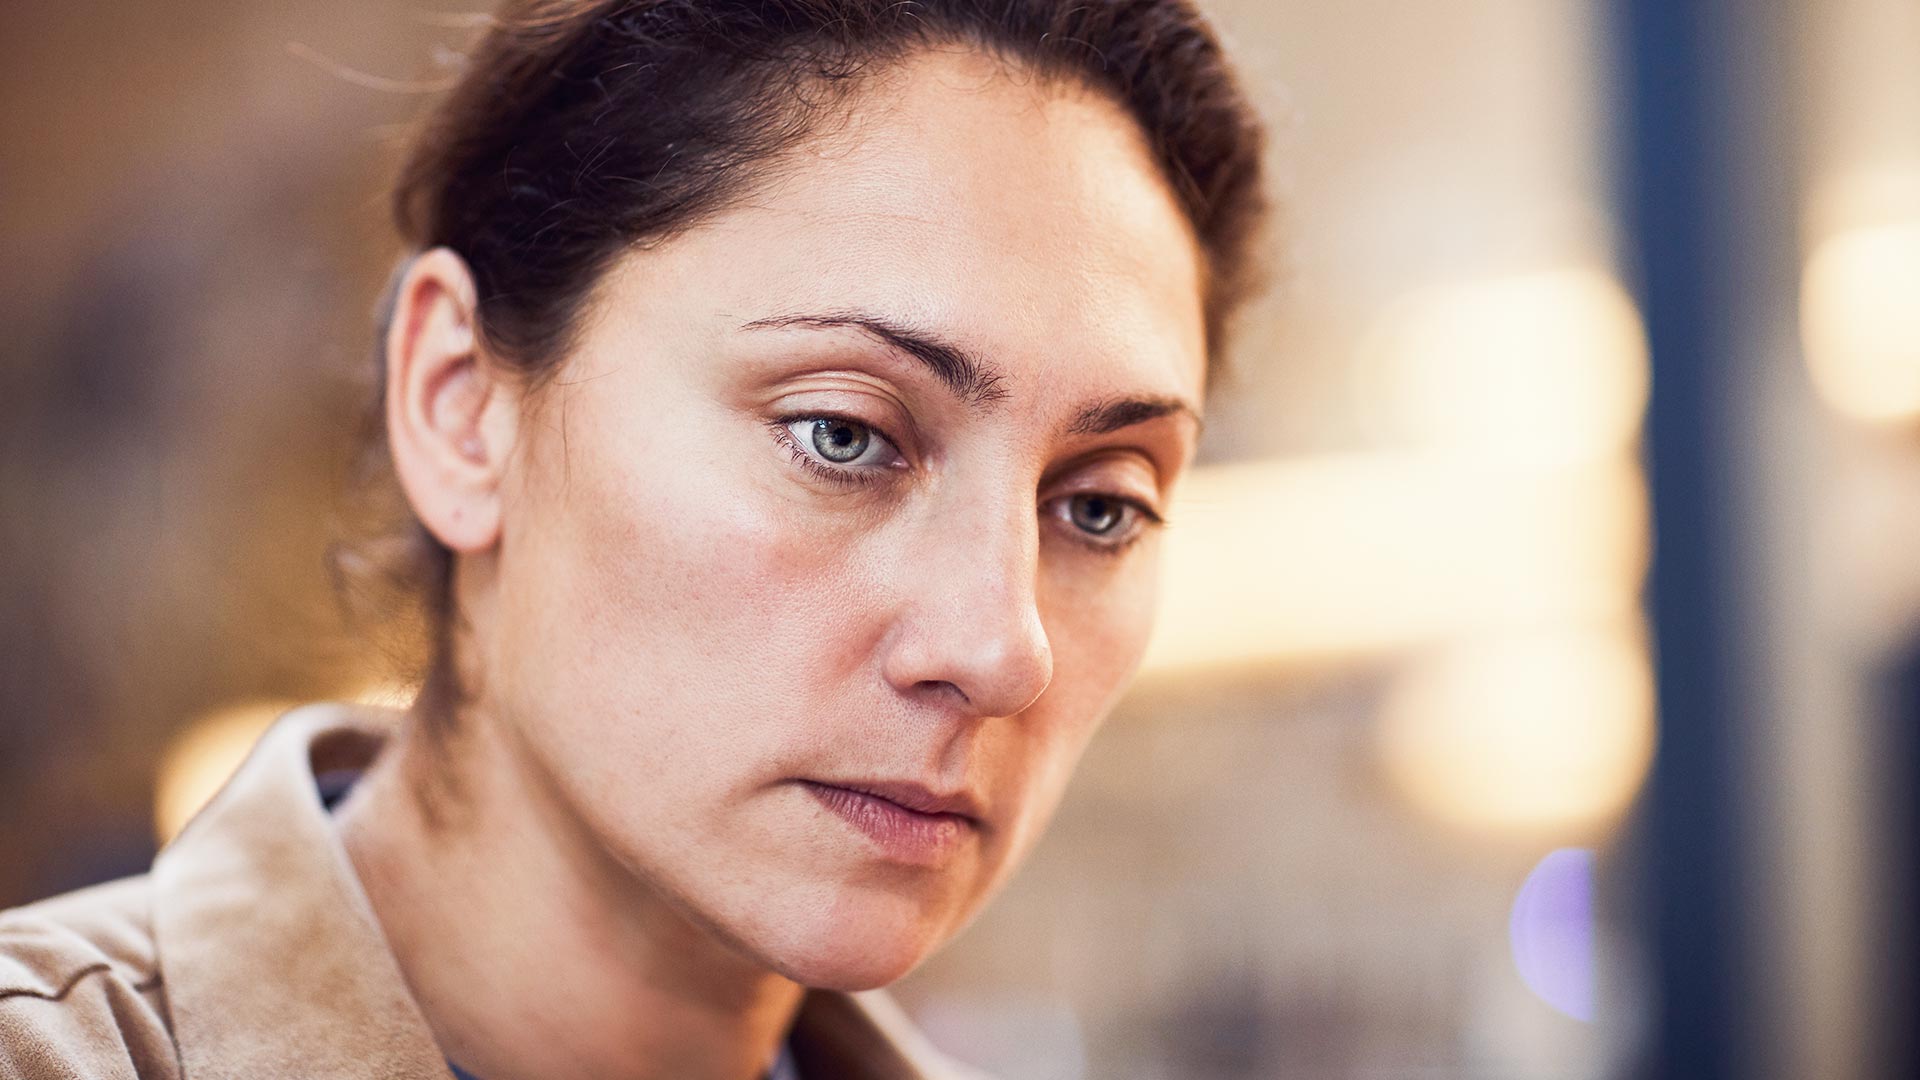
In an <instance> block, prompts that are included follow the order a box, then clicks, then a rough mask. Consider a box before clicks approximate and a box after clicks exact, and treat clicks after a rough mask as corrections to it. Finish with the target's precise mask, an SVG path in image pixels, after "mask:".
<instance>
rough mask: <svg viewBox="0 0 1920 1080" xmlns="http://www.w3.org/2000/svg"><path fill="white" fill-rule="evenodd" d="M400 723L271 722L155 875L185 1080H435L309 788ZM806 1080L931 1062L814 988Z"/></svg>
mask: <svg viewBox="0 0 1920 1080" xmlns="http://www.w3.org/2000/svg"><path fill="white" fill-rule="evenodd" d="M399 716H400V714H399V713H398V712H396V711H394V710H389V709H377V708H371V707H365V706H356V705H342V704H331V703H330V704H320V705H308V706H304V707H302V708H299V709H295V710H294V711H292V712H290V713H288V714H287V715H285V716H283V717H282V718H280V719H279V720H278V721H276V722H275V723H274V725H273V727H272V728H270V729H269V730H268V731H267V733H266V734H265V735H264V736H262V738H261V739H260V741H259V743H258V744H257V745H256V746H255V747H254V749H253V752H252V753H251V754H250V755H249V756H248V758H247V760H246V762H245V763H244V764H242V765H241V767H240V769H239V771H238V772H236V773H235V774H234V776H233V778H232V779H231V780H229V781H228V782H227V784H226V786H225V787H224V788H223V789H221V791H220V793H219V794H218V795H216V796H215V797H214V798H213V800H212V801H211V802H209V803H208V804H207V806H206V807H205V808H204V809H202V810H201V811H200V813H199V814H198V815H197V816H195V818H194V819H193V821H192V822H191V823H190V824H189V825H188V826H187V828H186V829H185V830H183V831H182V832H181V834H180V835H179V836H178V837H177V838H175V840H174V841H173V842H172V843H171V844H169V845H168V846H167V848H166V849H165V850H164V851H162V852H161V853H160V855H159V857H158V858H157V859H156V860H155V862H154V871H153V875H154V934H155V938H156V945H157V949H158V952H159V957H160V964H161V971H162V973H163V976H164V978H165V980H166V986H167V1001H168V1006H169V1011H170V1012H171V1014H172V1018H173V1026H174V1038H175V1041H176V1042H177V1043H178V1045H179V1049H180V1063H181V1066H182V1069H183V1070H184V1074H185V1076H186V1077H187V1078H188V1080H228V1078H233V1080H240V1078H249V1080H251V1078H256V1077H263V1076H303V1077H316V1078H339V1080H347V1078H363V1077H380V1078H383V1080H385V1078H391V1080H429V1078H431V1080H446V1077H447V1076H448V1071H447V1066H446V1063H445V1059H444V1058H443V1057H442V1055H441V1053H440V1050H439V1048H438V1046H436V1045H435V1043H434V1040H433V1036H432V1033H431V1031H430V1029H429V1028H428V1027H427V1022H426V1018H425V1017H424V1016H423V1015H422V1014H421V1012H420V1008H419V1005H418V1004H417V1003H416V1002H415V1001H414V1000H413V997H412V995H411V994H410V993H409V992H408V990H407V986H406V983H405V981H404V979H403V977H402V975H401V972H400V967H399V964H398V962H397V961H396V960H395V959H394V957H393V954H392V952H391V951H390V950H389V949H388V947H387V943H386V938H385V936H384V935H383V934H382V932H381V929H380V925H379V922H378V921H377V919H376V918H375V916H374V912H373V907H372V905H371V904H370V903H369V901H368V900H367V896H366V893H365V892H364V891H363V890H362V889H361V887H360V882H359V879H358V877H356V876H355V873H354V870H353V865H352V863H351V862H350V861H349V859H348V857H347V853H346V849H345V848H344V847H343V846H342V844H341V842H340V839H339V836H338V834H337V833H336V832H335V831H334V828H333V822H332V819H331V818H330V817H329V816H328V814H327V811H326V808H325V807H324V806H323V805H322V803H321V801H320V792H319V789H318V787H317V786H316V783H315V777H316V775H317V774H320V773H325V772H329V771H332V770H336V769H362V768H365V767H366V766H367V764H368V763H369V762H371V761H372V760H373V758H374V756H375V755H376V754H378V753H379V751H380V748H381V746H382V745H383V744H384V743H385V741H386V739H387V738H388V737H389V735H390V734H391V733H392V732H393V730H394V727H395V725H396V723H397V721H398V718H399ZM793 1045H794V1050H795V1056H796V1057H797V1058H798V1059H799V1063H800V1066H801V1072H802V1074H803V1075H805V1076H808V1077H822V1076H831V1077H847V1078H850V1080H868V1078H871V1080H923V1078H929V1077H932V1076H934V1075H936V1074H937V1073H938V1072H939V1071H940V1069H939V1065H938V1058H937V1056H936V1055H935V1054H934V1053H933V1051H932V1050H931V1049H930V1048H929V1047H927V1046H926V1044H925V1043H924V1042H923V1041H922V1040H921V1039H920V1037H919V1035H918V1033H917V1032H915V1031H914V1030H913V1029H912V1027H911V1025H910V1024H909V1023H908V1022H907V1020H906V1018H905V1016H904V1015H903V1014H901V1012H900V1011H899V1009H898V1008H897V1007H896V1006H894V1005H893V1004H892V1002H891V1001H890V1000H888V999H887V998H886V997H885V996H884V995H883V994H880V993H878V992H870V993H865V994H843V993H837V992H830V991H820V990H813V991H809V992H808V993H807V995H806V997H805V998H804V1000H803V1001H802V1004H801V1009H800V1014H799V1016H798V1017H797V1019H796V1021H795V1025H794V1031H793Z"/></svg>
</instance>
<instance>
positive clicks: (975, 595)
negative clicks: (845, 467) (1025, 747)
mask: <svg viewBox="0 0 1920 1080" xmlns="http://www.w3.org/2000/svg"><path fill="white" fill-rule="evenodd" d="M950 494H951V497H950V498H949V499H947V500H943V501H944V505H942V506H940V507H938V508H937V509H936V510H935V511H934V512H933V513H932V514H931V515H930V519H929V520H928V522H927V523H926V524H925V525H924V526H923V529H924V537H925V540H926V546H925V547H923V548H922V549H921V550H922V555H921V556H920V557H916V558H913V559H910V560H909V561H908V564H907V565H906V566H905V567H904V568H903V573H904V576H905V578H906V582H907V584H906V588H907V589H908V590H909V591H910V593H911V594H912V599H911V602H909V603H908V604H907V605H906V607H905V611H906V617H907V619H908V620H909V625H908V626H905V627H901V628H899V629H900V630H901V631H902V635H901V645H902V648H901V650H900V652H899V654H898V655H897V656H896V657H895V658H894V659H895V661H896V663H895V664H894V665H893V667H894V671H893V681H894V682H895V684H896V685H898V686H899V687H900V688H901V689H902V690H907V689H908V688H909V687H910V686H924V685H925V684H929V683H948V684H950V685H951V686H952V687H953V688H954V689H956V690H958V691H959V692H960V694H961V696H963V697H964V698H965V699H966V700H967V702H968V704H969V705H970V706H971V711H973V712H975V713H977V714H979V715H983V716H1011V715H1013V714H1015V713H1018V712H1019V711H1021V710H1022V709H1025V708H1026V707H1027V706H1028V705H1030V704H1032V703H1033V701H1034V699H1036V698H1038V697H1039V696H1040V694H1041V692H1042V691H1044V690H1045V689H1046V688H1047V684H1048V683H1050V682H1051V681H1052V680H1053V648H1052V644H1051V643H1050V642H1049V641H1048V640H1047V633H1046V627H1045V626H1044V624H1043V623H1042V621H1041V619H1040V610H1039V599H1038V584H1039V582H1038V577H1039V546H1040V544H1039V523H1038V520H1037V517H1036V514H1035V511H1034V505H1033V500H1032V497H1031V496H1027V497H1025V498H1021V497H1018V495H1017V493H1016V494H1008V493H1005V492H998V493H994V494H991V495H988V494H987V493H985V492H983V491H980V490H978V489H975V490H974V491H972V492H968V493H961V492H952V493H950Z"/></svg>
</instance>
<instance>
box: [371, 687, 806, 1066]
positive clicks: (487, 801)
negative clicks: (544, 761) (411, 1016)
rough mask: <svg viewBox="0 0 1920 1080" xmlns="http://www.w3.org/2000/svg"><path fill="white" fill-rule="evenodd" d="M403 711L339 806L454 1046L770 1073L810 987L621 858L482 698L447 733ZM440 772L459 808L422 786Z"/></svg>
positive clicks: (427, 1006)
mask: <svg viewBox="0 0 1920 1080" xmlns="http://www.w3.org/2000/svg"><path fill="white" fill-rule="evenodd" d="M421 726H422V725H421V724H420V723H419V722H417V721H415V722H411V723H408V724H407V725H405V726H404V727H403V729H402V734H400V735H398V736H396V738H395V741H394V743H393V744H392V745H390V746H389V747H387V748H386V750H385V751H383V752H382V753H381V755H380V757H379V759H378V760H377V761H376V763H375V765H374V766H373V768H371V769H370V770H369V771H368V772H367V774H366V775H365V776H363V777H362V778H361V779H360V781H359V783H357V784H356V785H355V786H354V789H353V791H352V792H351V793H350V795H349V797H348V799H347V801H346V802H345V803H344V804H343V805H342V806H341V807H340V809H339V811H338V812H337V814H336V817H337V818H338V819H339V821H340V829H341V835H342V840H343V841H344V843H345V844H346V848H347V852H348V854H349V856H350V857H351V859H352V861H353V864H354V869H355V871H356V872H357V873H358V874H359V877H360V881H361V883H362V885H363V887H364V888H365V889H366V892H367V896H368V898H369V899H370V900H371V901H372V904H373V909H374V913H375V914H376V915H377V916H378V918H379V921H380V925H381V927H382V929H383V930H384V931H385V933H386V937H387V941H388V943H389V945H390V946H391V948H392V949H393V952H394V955H395V957H396V958H397V959H398V960H399V963H400V969H401V971H402V973H403V974H404V975H405V977H406V980H407V983H408V986H409V988H410V989H411V990H412V992H413V995H414V997H415V999H416V1000H417V1001H418V1002H419V1004H420V1007H421V1010H422V1012H423V1013H424V1014H425V1015H426V1019H427V1022H428V1024H429V1025H430V1026H431V1027H432V1029H433V1033H434V1036H435V1037H436V1038H437V1039H438V1040H439V1043H440V1046H441V1048H442V1049H443V1050H444V1051H445V1052H446V1054H447V1056H448V1057H449V1058H450V1059H451V1060H453V1061H454V1062H456V1063H458V1064H459V1065H460V1066H461V1068H463V1069H466V1070H468V1071H469V1072H472V1073H473V1074H474V1075H476V1076H478V1077H481V1078H483V1080H542V1078H549V1077H556V1076H603V1077H610V1078H621V1080H646V1078H655V1077H687V1078H694V1080H749V1078H754V1077H759V1076H761V1075H763V1074H764V1073H765V1072H766V1070H767V1068H768V1067H769V1066H770V1065H771V1063H772V1061H773V1059H774V1057H775V1054H776V1052H777V1050H778V1047H779V1043H780V1040H781V1038H782V1037H783V1035H784V1033H785V1031H786V1030H787V1028H788V1026H789V1025H790V1024H791V1022H792V1020H793V1017H794V1014H795V1011H796V1010H797V1009H798V1007H799V1003H800V997H801V993H802V991H801V988H800V987H799V986H798V985H796V984H795V983H793V982H791V981H789V980H787V979H785V978H782V977H781V976H779V975H777V974H775V973H773V972H771V971H769V970H767V969H765V968H763V967H759V966H757V965H754V964H752V963H751V962H749V961H747V960H746V959H745V958H743V957H741V956H740V955H739V954H737V953H736V952H734V951H732V950H731V949H729V948H728V947H727V946H726V945H725V944H724V943H722V942H721V941H719V940H718V939H717V938H715V936H714V935H713V934H712V933H710V932H709V931H707V930H706V929H705V928H704V927H702V926H700V925H698V924H696V923H695V922H693V921H692V920H690V919H688V918H686V917H685V916H684V915H682V914H681V913H680V912H679V911H678V910H677V909H675V908H673V907H672V906H670V905H669V904H668V903H667V902H666V901H665V900H664V898H662V897H661V896H660V895H659V893H658V892H657V891H655V890H653V889H652V888H650V887H649V886H648V885H647V884H646V883H645V882H644V881H643V880H641V879H640V878H639V877H637V876H636V875H635V874H634V873H633V872H632V871H631V870H628V869H627V868H625V867H624V866H622V865H620V864H619V863H618V862H617V861H616V860H614V859H613V858H612V857H611V855H610V854H609V853H608V852H607V851H606V850H605V849H604V848H602V847H600V846H599V845H598V844H596V843H595V842H594V841H593V840H592V839H591V837H590V836H589V835H587V832H586V829H585V828H584V826H583V825H582V823H581V822H580V821H579V820H578V819H577V818H576V817H574V816H573V815H572V814H571V813H570V812H569V811H568V810H567V809H566V808H565V807H564V806H563V805H562V804H561V803H560V801H559V798H558V796H557V795H556V793H555V792H553V790H552V789H551V787H550V785H548V784H546V783H544V782H543V779H542V777H541V776H540V775H539V773H538V771H537V766H535V765H533V764H532V763H531V762H529V761H528V759H527V757H526V756H525V755H524V754H516V753H514V752H513V746H512V744H510V743H509V741H508V740H509V739H510V738H511V736H510V735H507V734H506V733H504V732H502V731H501V730H500V729H499V727H498V725H496V724H493V723H489V722H488V721H487V720H486V719H485V718H482V717H480V716H477V715H473V714H471V713H469V714H466V715H463V716H462V717H461V719H460V732H459V734H458V735H456V736H454V737H452V738H451V739H449V740H447V742H448V743H449V744H450V745H438V744H436V745H434V746H432V747H427V746H425V745H424V740H425V736H423V735H422V734H421V733H420V729H421ZM436 771H437V772H440V773H441V774H442V775H444V776H446V777H447V778H448V779H450V780H451V787H450V789H451V790H452V791H453V792H454V797H453V798H451V799H450V800H449V809H447V810H445V811H438V808H436V811H438V812H434V813H431V814H430V813H428V808H427V807H426V806H425V805H423V802H422V799H421V797H420V793H421V792H422V791H423V790H427V788H426V787H425V786H423V784H431V783H433V782H434V780H433V779H432V778H430V774H432V773H434V772H436Z"/></svg>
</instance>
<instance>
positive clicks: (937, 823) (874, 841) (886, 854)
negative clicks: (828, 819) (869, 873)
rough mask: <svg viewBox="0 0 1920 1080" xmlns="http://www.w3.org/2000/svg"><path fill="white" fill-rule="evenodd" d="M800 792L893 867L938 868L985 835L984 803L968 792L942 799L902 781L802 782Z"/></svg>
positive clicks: (940, 794)
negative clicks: (895, 864) (981, 832)
mask: <svg viewBox="0 0 1920 1080" xmlns="http://www.w3.org/2000/svg"><path fill="white" fill-rule="evenodd" d="M800 786H801V787H803V788H805V789H806V790H807V793H808V794H810V795H812V796H813V797H814V799H815V800H817V801H818V802H819V803H820V804H821V805H822V806H824V807H826V808H827V809H828V810H830V811H832V812H833V814H834V816H836V817H838V818H840V819H841V820H843V821H844V822H846V823H847V824H848V825H850V826H852V827H853V829H854V830H855V831H856V832H858V833H861V834H862V835H863V836H865V838H866V839H867V840H868V841H869V842H870V845H871V848H872V850H873V851H874V852H875V853H877V854H879V855H880V856H882V857H883V858H886V859H888V860H890V861H893V862H899V863H906V864H909V865H914V866H926V867H931V866H938V865H940V864H941V863H943V862H945V861H946V860H947V859H949V858H951V857H952V856H953V855H954V853H955V852H957V851H958V850H959V849H960V847H961V845H963V844H964V843H966V841H967V840H969V839H970V838H972V837H973V836H975V835H977V834H978V832H979V830H980V806H979V801H978V800H977V799H975V798H973V797H972V796H971V795H969V794H967V793H965V792H956V793H951V794H942V793H938V792H935V791H933V790H931V789H929V788H927V787H924V786H922V785H920V784H915V783H901V782H897V781H880V782H875V781H847V782H840V783H828V782H825V781H817V780H802V781H800Z"/></svg>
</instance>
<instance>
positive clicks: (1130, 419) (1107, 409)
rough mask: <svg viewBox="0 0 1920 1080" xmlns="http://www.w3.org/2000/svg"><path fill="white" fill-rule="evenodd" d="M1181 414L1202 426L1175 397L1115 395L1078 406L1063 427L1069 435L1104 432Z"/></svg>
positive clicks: (1195, 411) (1195, 413)
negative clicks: (1080, 407)
mask: <svg viewBox="0 0 1920 1080" xmlns="http://www.w3.org/2000/svg"><path fill="white" fill-rule="evenodd" d="M1181 415H1184V416H1188V417H1191V418H1192V420H1193V426H1194V427H1195V428H1196V429H1200V428H1204V427H1205V426H1206V422H1205V421H1204V420H1202V419H1201V418H1200V411H1199V410H1198V409H1195V408H1194V407H1193V406H1192V405H1189V404H1187V403H1186V402H1185V401H1183V400H1182V399H1180V398H1177V397H1117V398H1109V399H1107V400H1105V401H1096V402H1094V403H1093V404H1091V405H1088V406H1086V407H1085V408H1083V409H1081V410H1080V411H1079V412H1078V413H1076V414H1074V417H1073V419H1072V420H1070V421H1068V423H1067V426H1066V428H1065V430H1066V432H1067V434H1069V435H1105V434H1107V433H1108V432H1113V431H1119V430H1120V429H1121V428H1126V427H1132V426H1133V425H1135V424H1144V423H1146V422H1147V421H1149V420H1158V419H1160V418H1161V417H1163V416H1181Z"/></svg>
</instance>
